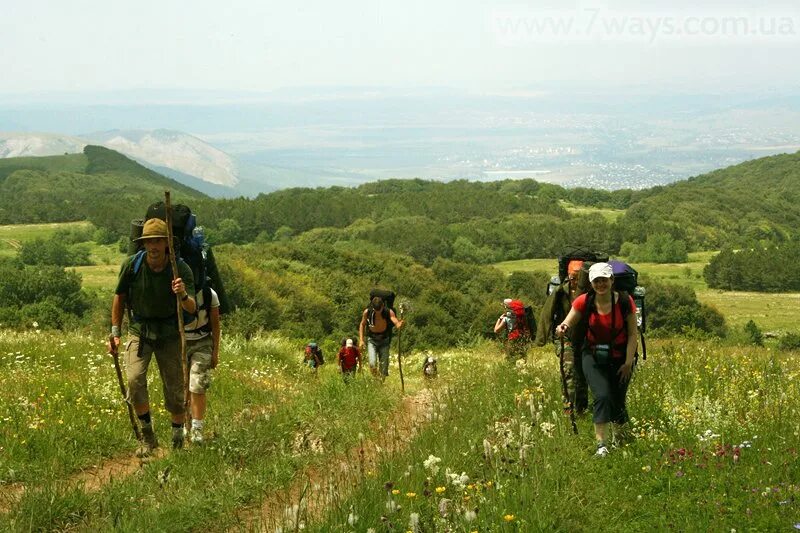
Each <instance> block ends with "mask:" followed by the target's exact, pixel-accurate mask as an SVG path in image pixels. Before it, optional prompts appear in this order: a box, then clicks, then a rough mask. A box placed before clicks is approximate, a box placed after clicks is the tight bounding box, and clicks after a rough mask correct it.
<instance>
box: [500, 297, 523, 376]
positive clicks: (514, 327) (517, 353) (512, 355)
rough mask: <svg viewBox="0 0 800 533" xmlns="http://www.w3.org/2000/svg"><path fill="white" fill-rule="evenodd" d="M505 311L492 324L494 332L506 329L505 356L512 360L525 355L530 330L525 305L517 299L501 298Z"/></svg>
mask: <svg viewBox="0 0 800 533" xmlns="http://www.w3.org/2000/svg"><path fill="white" fill-rule="evenodd" d="M503 307H504V308H505V311H504V312H503V314H502V315H500V317H499V318H498V319H497V322H495V324H494V332H495V333H500V332H501V331H503V330H505V331H506V344H505V350H506V357H507V358H508V360H509V361H511V362H514V361H516V360H517V359H521V358H523V357H525V353H526V352H527V351H528V344H529V343H530V340H531V331H530V328H529V326H528V321H527V319H526V316H525V305H524V304H523V303H522V302H521V301H519V300H512V299H511V298H506V299H505V300H503Z"/></svg>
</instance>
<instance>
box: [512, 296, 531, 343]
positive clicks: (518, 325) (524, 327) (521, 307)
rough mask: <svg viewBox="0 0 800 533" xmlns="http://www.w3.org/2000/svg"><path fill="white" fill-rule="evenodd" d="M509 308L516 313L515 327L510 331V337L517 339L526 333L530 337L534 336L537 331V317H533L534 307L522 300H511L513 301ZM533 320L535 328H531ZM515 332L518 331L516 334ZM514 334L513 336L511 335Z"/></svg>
mask: <svg viewBox="0 0 800 533" xmlns="http://www.w3.org/2000/svg"><path fill="white" fill-rule="evenodd" d="M508 308H509V309H510V310H511V312H512V313H514V329H512V330H511V331H510V332H509V338H514V339H516V338H518V337H520V336H522V337H524V336H526V335H527V336H528V337H529V338H531V337H533V335H534V332H535V331H536V319H534V318H533V308H532V307H530V306H527V307H526V306H525V304H524V303H522V301H521V300H511V303H509V304H508ZM529 317H530V321H529ZM531 321H532V323H533V329H531ZM514 332H517V333H516V334H514ZM512 335H513V337H511V336H512Z"/></svg>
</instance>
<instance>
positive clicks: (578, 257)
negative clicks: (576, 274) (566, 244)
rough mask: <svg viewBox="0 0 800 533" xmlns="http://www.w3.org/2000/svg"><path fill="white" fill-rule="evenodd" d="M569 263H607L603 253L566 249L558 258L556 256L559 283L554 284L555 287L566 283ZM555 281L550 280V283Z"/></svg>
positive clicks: (583, 249) (578, 248)
mask: <svg viewBox="0 0 800 533" xmlns="http://www.w3.org/2000/svg"><path fill="white" fill-rule="evenodd" d="M570 261H584V262H586V261H589V262H592V263H604V262H606V261H608V254H606V253H603V252H593V251H591V250H588V249H586V248H580V247H571V248H566V249H565V250H564V251H563V252H562V253H561V254H560V255H559V256H558V278H559V281H558V283H556V286H558V285H561V284H562V283H563V282H565V281H567V276H568V275H569V273H568V272H567V267H568V265H569V262H570ZM553 281H555V280H551V283H552V282H553Z"/></svg>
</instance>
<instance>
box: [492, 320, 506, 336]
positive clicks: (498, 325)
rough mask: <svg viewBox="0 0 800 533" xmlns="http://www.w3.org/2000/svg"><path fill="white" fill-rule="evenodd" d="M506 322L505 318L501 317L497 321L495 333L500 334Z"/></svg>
mask: <svg viewBox="0 0 800 533" xmlns="http://www.w3.org/2000/svg"><path fill="white" fill-rule="evenodd" d="M504 321H505V316H501V317H500V318H498V319H497V322H495V323H494V332H495V333H500V330H501V329H503V322H504Z"/></svg>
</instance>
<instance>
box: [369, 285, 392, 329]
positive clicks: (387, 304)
mask: <svg viewBox="0 0 800 533" xmlns="http://www.w3.org/2000/svg"><path fill="white" fill-rule="evenodd" d="M376 296H377V297H379V298H380V299H381V300H383V312H382V314H383V318H384V320H386V334H389V333H391V332H392V328H393V327H394V323H393V322H392V319H391V316H390V314H389V311H390V310H391V311H394V299H395V298H396V296H397V295H396V294H395V293H394V291H390V290H386V289H372V290H371V291H369V306H368V309H369V313H368V314H367V323H368V324H369V325H370V326H372V325H373V324H374V323H375V309H373V308H372V299H373V298H375V297H376Z"/></svg>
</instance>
